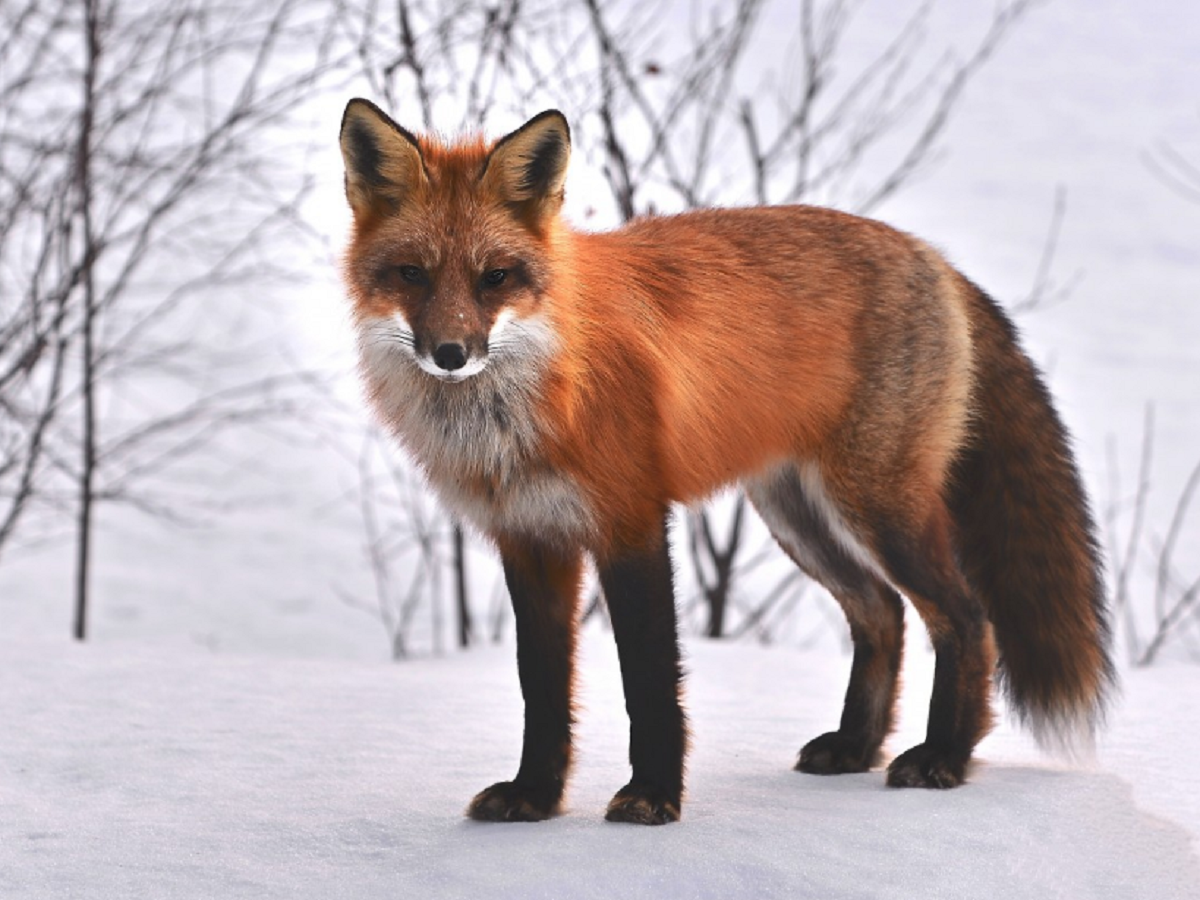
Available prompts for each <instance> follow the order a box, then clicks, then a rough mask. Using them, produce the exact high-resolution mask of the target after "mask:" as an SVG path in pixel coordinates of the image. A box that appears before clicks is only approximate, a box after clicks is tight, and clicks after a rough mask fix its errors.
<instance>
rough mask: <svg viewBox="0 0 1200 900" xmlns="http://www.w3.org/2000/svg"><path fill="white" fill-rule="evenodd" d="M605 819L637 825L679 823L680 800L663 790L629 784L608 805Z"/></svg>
mask: <svg viewBox="0 0 1200 900" xmlns="http://www.w3.org/2000/svg"><path fill="white" fill-rule="evenodd" d="M604 818H605V819H607V820H608V821H610V822H633V823H634V824H636V825H666V824H667V823H668V822H678V821H679V798H678V797H677V796H676V797H672V796H670V795H669V794H668V793H667V792H666V791H664V790H663V789H662V788H657V787H654V786H653V785H649V784H635V783H634V782H632V781H631V782H629V784H627V785H625V787H623V788H621V789H620V790H619V791H617V794H616V796H615V797H613V798H612V800H611V801H610V802H609V804H608V812H606V813H605V814H604Z"/></svg>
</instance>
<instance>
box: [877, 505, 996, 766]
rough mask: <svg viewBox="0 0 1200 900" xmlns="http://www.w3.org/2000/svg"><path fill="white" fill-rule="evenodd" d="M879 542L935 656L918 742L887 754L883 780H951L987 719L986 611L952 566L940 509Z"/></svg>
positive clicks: (990, 650) (990, 649) (991, 662)
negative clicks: (893, 755)
mask: <svg viewBox="0 0 1200 900" xmlns="http://www.w3.org/2000/svg"><path fill="white" fill-rule="evenodd" d="M914 534H916V535H917V536H918V538H919V539H917V540H914V539H913V537H912V535H914ZM881 544H882V546H881V550H882V555H883V557H884V561H885V563H886V565H887V566H888V569H889V571H890V573H891V574H892V576H893V577H894V578H895V580H896V582H897V584H898V585H899V587H900V588H901V590H903V591H904V593H905V595H906V596H907V597H908V598H909V599H910V600H911V601H912V603H913V605H914V606H915V607H916V608H917V612H919V613H920V614H921V618H923V619H924V620H925V624H926V626H927V627H928V628H929V634H930V637H931V638H932V640H933V648H934V652H935V653H936V655H937V659H936V663H935V665H934V670H933V696H932V697H931V698H930V701H929V723H928V725H927V727H926V732H925V741H924V743H921V744H918V745H917V746H915V747H912V748H910V749H909V750H906V751H905V752H904V753H901V754H900V755H899V756H897V757H896V758H895V759H894V760H892V762H891V765H889V766H888V776H887V783H888V784H889V785H891V786H893V787H934V788H948V787H955V786H957V785H959V784H961V783H962V782H963V780H964V779H965V778H966V769H967V764H968V763H969V762H970V759H971V754H972V752H973V751H974V749H975V745H976V744H977V743H978V742H979V740H980V739H981V738H982V737H983V736H984V735H985V734H987V732H988V730H989V729H990V728H991V725H992V712H991V705H990V699H991V678H992V672H993V669H994V668H995V658H996V657H995V649H994V646H993V644H992V639H991V633H990V631H989V629H988V624H987V616H986V613H985V611H984V607H983V604H982V602H981V601H980V600H979V599H978V598H977V597H975V596H974V595H973V593H972V592H971V589H970V587H969V585H968V584H967V581H966V579H965V578H964V577H963V575H962V573H961V571H960V570H959V568H958V564H957V562H956V561H955V556H954V553H953V551H952V549H951V541H950V531H949V527H948V516H946V515H944V514H943V512H942V511H941V510H938V511H936V512H935V514H934V515H933V516H931V518H930V520H929V521H928V522H927V524H926V526H925V528H924V529H923V530H922V531H917V530H915V529H914V530H912V531H909V532H900V531H891V532H890V533H886V534H885V535H884V536H883V539H882V541H881Z"/></svg>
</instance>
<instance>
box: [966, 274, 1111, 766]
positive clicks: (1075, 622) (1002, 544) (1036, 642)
mask: <svg viewBox="0 0 1200 900" xmlns="http://www.w3.org/2000/svg"><path fill="white" fill-rule="evenodd" d="M967 296H968V298H969V299H968V308H969V310H970V312H969V318H970V322H971V330H972V333H973V335H974V341H973V344H974V347H975V360H974V385H973V387H974V391H975V395H974V403H973V407H974V410H975V419H974V421H973V422H972V438H971V440H970V441H969V442H968V446H967V447H966V448H965V449H964V452H963V453H962V454H961V455H960V457H959V459H958V460H957V461H956V464H955V468H954V470H953V474H952V482H951V484H950V486H949V495H950V497H949V499H950V507H951V511H952V514H953V516H954V518H955V522H956V525H957V530H958V533H959V553H960V556H961V562H962V565H963V569H964V573H965V574H966V576H967V579H968V581H969V582H970V584H971V586H972V588H973V589H974V590H975V591H976V592H977V594H978V595H979V596H981V597H982V598H983V600H984V602H985V604H986V606H987V609H988V614H989V617H990V619H991V621H992V626H993V630H994V633H995V637H996V642H997V645H998V649H999V653H1000V659H999V666H1000V668H999V680H1000V684H1001V687H1002V689H1003V691H1004V693H1005V695H1006V697H1007V699H1008V701H1009V703H1010V705H1011V706H1012V708H1013V710H1014V711H1015V713H1016V715H1017V717H1018V718H1019V720H1020V721H1021V723H1022V724H1023V725H1024V726H1026V727H1027V728H1028V729H1029V730H1030V731H1031V732H1032V734H1033V736H1034V737H1035V739H1036V740H1037V742H1038V744H1039V745H1040V746H1042V747H1043V748H1044V749H1047V750H1049V751H1051V752H1057V753H1059V754H1063V755H1068V756H1076V755H1080V754H1084V755H1086V754H1088V753H1090V752H1091V750H1092V748H1093V747H1094V739H1095V733H1096V731H1097V729H1098V728H1099V726H1100V725H1101V724H1102V723H1103V720H1104V713H1105V707H1106V704H1107V700H1108V698H1109V696H1110V695H1111V693H1112V692H1113V690H1114V688H1115V684H1116V678H1115V673H1114V669H1113V664H1112V659H1111V657H1110V650H1109V645H1110V642H1111V635H1110V628H1109V623H1108V612H1107V609H1106V602H1105V594H1104V583H1103V573H1102V566H1101V562H1100V556H1099V549H1098V547H1097V543H1096V537H1095V525H1094V523H1093V521H1092V516H1091V513H1090V511H1089V509H1088V504H1087V498H1086V496H1085V494H1084V491H1083V486H1082V484H1081V481H1080V477H1079V473H1078V471H1077V470H1076V468H1075V464H1074V462H1073V460H1072V455H1071V450H1070V446H1069V438H1068V435H1067V432H1066V429H1065V428H1064V427H1063V424H1062V422H1061V421H1060V420H1059V417H1058V415H1057V414H1056V412H1055V411H1054V408H1053V406H1052V405H1051V402H1050V396H1049V393H1048V391H1047V389H1046V387H1045V385H1044V384H1043V383H1042V381H1041V378H1040V377H1039V374H1038V371H1037V369H1036V368H1035V367H1034V365H1033V363H1032V362H1030V360H1029V358H1028V357H1027V356H1026V355H1025V354H1024V352H1022V350H1021V349H1020V348H1019V345H1018V342H1017V334H1016V329H1015V328H1014V327H1013V324H1012V322H1011V321H1010V320H1009V318H1008V317H1007V316H1006V315H1005V314H1004V312H1003V311H1002V310H1001V309H1000V308H999V307H998V306H997V305H996V303H995V302H994V301H993V300H992V299H991V298H990V297H988V296H987V295H986V294H985V293H983V291H981V290H980V289H978V288H976V287H975V286H974V285H970V286H969V287H968V289H967Z"/></svg>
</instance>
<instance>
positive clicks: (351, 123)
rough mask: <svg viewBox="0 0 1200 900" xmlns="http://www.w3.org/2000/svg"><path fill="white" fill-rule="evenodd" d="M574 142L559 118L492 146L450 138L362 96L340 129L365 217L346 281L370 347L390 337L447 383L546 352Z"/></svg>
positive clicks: (539, 120) (356, 205) (355, 202)
mask: <svg viewBox="0 0 1200 900" xmlns="http://www.w3.org/2000/svg"><path fill="white" fill-rule="evenodd" d="M570 147H571V138H570V130H569V128H568V126H567V121H566V119H565V118H564V117H563V115H562V113H560V112H558V111H557V110H548V111H546V112H543V113H541V114H540V115H537V116H535V117H534V118H532V119H530V120H529V121H528V122H526V123H525V124H524V125H523V126H521V127H520V128H519V129H517V130H516V131H514V132H512V133H511V134H509V135H507V136H506V137H503V138H501V139H500V140H498V141H496V142H495V143H494V144H492V145H490V146H489V145H487V144H485V143H483V141H482V140H479V139H475V140H469V141H465V142H460V143H457V144H445V143H442V142H440V141H438V140H436V139H433V138H428V137H421V138H418V137H416V136H414V135H413V134H411V133H410V132H408V131H406V130H405V129H404V128H402V127H400V126H399V125H397V124H396V123H395V122H393V121H392V120H391V119H390V118H389V117H388V116H387V115H386V114H384V113H383V112H382V111H381V110H380V109H379V108H378V107H376V106H375V105H374V104H372V103H370V102H368V101H366V100H359V99H356V100H351V101H350V103H349V104H348V105H347V106H346V112H345V115H344V117H343V119H342V128H341V149H342V157H343V159H344V160H345V165H346V198H347V200H348V201H349V203H350V208H351V210H352V212H353V215H354V231H353V236H352V238H351V243H350V248H349V252H348V253H347V257H346V270H345V275H346V280H347V283H348V286H349V288H350V293H351V296H352V298H353V300H354V303H355V317H356V320H357V322H358V324H359V328H360V332H361V333H362V334H363V339H364V341H367V340H369V341H372V342H376V341H385V342H388V343H389V348H388V349H389V350H390V351H394V352H395V353H398V354H401V355H403V356H405V357H406V358H407V359H408V360H409V362H410V363H415V365H416V366H417V367H419V368H420V369H421V370H422V371H423V372H424V373H426V374H427V375H428V376H431V377H433V378H436V379H439V380H440V381H442V382H459V381H464V380H466V379H469V378H471V377H472V376H475V375H478V374H479V373H480V372H482V371H484V370H485V368H487V367H488V366H489V361H492V360H494V359H496V358H497V357H498V356H501V355H503V354H505V353H508V354H520V353H524V352H528V351H529V350H530V349H531V348H530V347H529V346H528V345H529V344H530V342H531V341H532V342H534V343H535V344H536V343H539V342H540V344H542V345H544V344H545V343H546V340H547V334H548V331H547V326H546V323H545V321H544V311H543V310H542V309H541V298H542V296H543V295H544V293H545V291H546V290H547V287H548V284H549V280H550V277H551V271H550V265H549V262H548V259H549V255H550V254H549V252H548V244H549V242H551V241H552V240H553V232H554V229H555V227H556V224H557V221H558V213H559V210H560V208H561V206H562V200H563V183H564V181H565V180H566V171H567V160H568V158H569V156H570ZM378 349H379V348H376V350H378ZM541 349H542V350H544V349H545V347H544V346H541Z"/></svg>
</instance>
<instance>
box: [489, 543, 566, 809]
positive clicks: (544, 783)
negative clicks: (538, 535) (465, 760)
mask: <svg viewBox="0 0 1200 900" xmlns="http://www.w3.org/2000/svg"><path fill="white" fill-rule="evenodd" d="M501 559H502V560H503V563H504V578H505V581H506V582H507V584H508V592H509V595H510V597H511V599H512V605H513V613H514V614H515V618H516V623H517V668H518V671H519V673H520V678H521V693H522V695H523V696H524V698H525V740H524V744H523V747H522V750H521V767H520V769H519V770H518V771H517V775H516V777H515V778H514V779H513V780H512V781H502V782H499V783H497V784H494V785H492V786H491V787H489V788H487V789H485V790H483V791H481V792H480V793H479V794H478V795H477V796H476V797H475V799H474V800H472V801H471V805H470V806H469V807H468V808H467V815H469V816H470V817H471V818H473V819H480V820H484V821H491V822H531V821H537V820H539V819H545V818H548V817H549V816H552V815H554V814H555V813H557V812H558V811H559V806H560V804H561V802H562V796H563V788H564V785H565V782H566V776H567V770H568V769H569V767H570V764H571V725H572V724H573V722H574V717H573V715H572V710H571V687H572V680H573V677H574V671H573V670H574V659H575V630H576V615H575V613H576V605H577V602H578V595H579V586H580V584H579V582H580V574H581V571H582V562H581V558H580V556H579V555H578V554H568V553H561V552H558V551H555V550H549V549H546V548H541V547H530V546H518V545H509V546H504V545H502V546H501Z"/></svg>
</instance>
